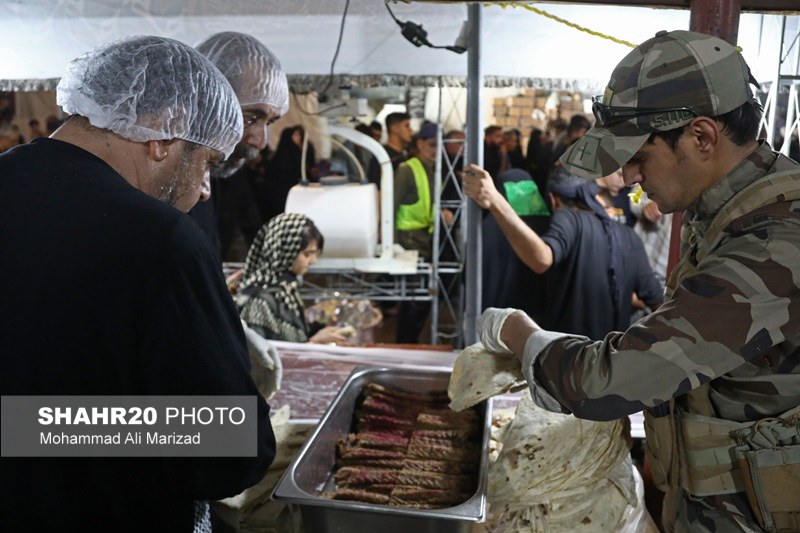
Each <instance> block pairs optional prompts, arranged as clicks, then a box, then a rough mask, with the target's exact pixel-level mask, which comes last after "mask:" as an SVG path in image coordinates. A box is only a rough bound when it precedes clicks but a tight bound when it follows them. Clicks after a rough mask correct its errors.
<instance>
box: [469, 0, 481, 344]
mask: <svg viewBox="0 0 800 533" xmlns="http://www.w3.org/2000/svg"><path fill="white" fill-rule="evenodd" d="M467 13H468V17H467V21H468V23H469V31H468V38H467V43H468V44H467V65H468V67H467V131H466V143H467V145H466V153H465V156H464V162H465V163H466V164H470V163H475V164H476V165H483V127H482V124H481V122H482V121H481V92H482V89H483V76H482V74H481V5H480V4H477V3H475V4H469V6H468V7H467ZM481 219H482V216H481V208H480V207H478V204H476V203H475V202H474V201H472V200H467V242H466V247H467V249H466V261H465V265H464V266H465V269H466V275H467V276H466V277H467V282H466V293H467V294H466V310H465V312H464V341H465V343H466V344H467V345H469V344H474V343H475V342H477V341H478V334H477V330H476V321H477V318H478V313H480V310H481V299H482V294H481V275H482V274H481V270H482V268H481V266H482V265H481V263H482V260H483V246H482V243H481Z"/></svg>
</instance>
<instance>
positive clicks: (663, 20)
mask: <svg viewBox="0 0 800 533" xmlns="http://www.w3.org/2000/svg"><path fill="white" fill-rule="evenodd" d="M344 6H345V0H330V1H326V2H319V1H318V0H293V1H291V2H288V1H286V0H230V1H223V0H213V1H206V2H200V1H198V0H195V1H193V2H185V1H184V0H135V1H120V0H26V1H25V2H19V1H18V0H0V10H2V12H3V20H2V22H0V29H1V30H2V34H3V37H4V38H3V40H2V42H1V43H0V58H2V59H0V90H41V89H49V88H52V87H54V86H55V84H56V81H55V80H57V79H58V78H59V77H60V76H61V75H62V74H63V72H64V70H65V68H66V65H67V63H68V62H69V61H70V60H71V59H73V58H75V57H77V56H79V55H80V54H82V53H84V52H86V51H87V50H90V49H91V48H94V47H95V46H98V45H100V44H102V43H105V42H108V41H111V40H115V39H118V38H120V37H122V36H125V35H133V34H140V35H160V36H164V37H171V38H174V39H178V40H181V41H183V42H186V43H187V44H191V45H196V44H197V43H199V42H200V41H202V40H204V39H205V38H207V37H208V36H209V35H211V34H213V33H216V32H219V31H227V30H234V31H240V32H244V33H250V34H252V35H254V36H255V37H256V38H258V39H260V40H261V41H262V42H264V43H265V44H266V45H267V46H268V47H269V48H270V50H272V51H273V52H274V53H275V54H276V55H277V56H278V57H279V58H280V60H281V63H282V64H283V67H284V69H285V71H286V73H287V75H288V76H289V79H290V84H291V85H292V86H293V88H294V89H295V90H300V91H312V90H315V89H317V90H318V89H320V88H321V87H323V86H324V83H323V81H324V82H327V79H328V78H327V75H328V73H329V72H330V66H331V65H330V63H331V59H332V58H333V53H334V50H335V48H336V42H337V38H338V36H339V27H340V24H341V20H342V11H343V9H344ZM540 7H542V8H544V9H546V10H547V11H548V12H551V13H553V14H554V15H557V16H559V17H561V18H564V19H566V20H569V21H571V22H575V23H576V24H579V25H581V26H585V27H588V28H591V29H593V30H596V31H599V32H602V33H605V34H608V35H613V36H615V37H618V38H621V39H625V40H628V41H631V42H641V41H644V40H645V39H647V38H649V37H651V36H652V35H653V34H654V33H655V32H656V31H658V30H660V29H668V30H670V29H681V28H688V25H689V12H688V10H675V9H654V8H644V7H642V8H637V7H617V6H598V5H573V4H547V5H540ZM392 9H393V10H394V12H395V14H396V16H397V17H398V18H399V19H400V20H402V21H405V20H411V21H414V22H416V23H418V24H421V25H422V26H423V27H424V28H425V30H427V32H428V39H429V40H430V41H431V42H432V43H434V44H439V45H451V44H453V43H454V42H455V40H456V37H457V36H458V34H459V32H460V30H461V26H462V23H463V21H464V20H465V19H466V18H467V7H466V4H462V3H458V4H422V3H411V4H403V3H397V4H392ZM481 13H482V53H481V62H482V70H483V73H484V75H485V76H487V86H489V87H492V86H494V87H507V86H525V87H543V88H552V89H560V90H580V91H581V92H589V91H592V92H594V90H596V89H597V88H601V87H603V86H604V85H605V83H606V82H607V76H608V74H609V73H610V72H611V70H613V67H614V65H615V64H616V63H617V62H618V61H619V60H620V59H621V58H622V57H623V56H624V55H625V54H626V53H627V52H628V48H627V47H626V46H624V45H620V44H617V43H613V42H610V41H607V40H604V39H601V38H598V37H594V36H591V35H588V34H586V33H582V32H579V31H577V30H574V29H571V28H568V27H566V26H564V25H562V24H559V23H558V22H555V21H553V20H550V19H547V18H544V17H542V16H539V15H536V14H534V13H530V12H528V11H525V10H523V9H513V8H508V9H503V8H501V7H499V6H486V7H484V8H483V9H482V10H481ZM763 17H765V18H764V19H763V20H767V21H768V23H767V24H766V25H764V24H763V21H762V16H761V15H756V14H743V15H742V18H741V21H740V30H739V35H740V38H739V42H740V44H741V45H742V46H743V47H744V54H745V57H746V59H747V60H748V63H750V64H751V66H753V65H754V64H755V63H758V60H759V59H760V58H759V55H760V50H761V49H762V48H763V49H765V50H766V49H769V50H774V49H775V47H774V46H773V47H772V48H769V47H762V46H761V43H760V41H759V38H760V36H762V35H764V36H769V35H773V36H777V35H779V34H780V22H779V17H777V16H774V15H764V16H763ZM776 38H777V37H776ZM776 55H777V52H774V53H773V52H772V51H770V52H769V54H768V56H767V57H765V58H764V59H765V64H769V65H773V64H774V63H775V59H776V58H775V57H773V56H776ZM754 70H756V72H754V74H755V75H756V77H757V78H758V79H766V80H768V79H771V76H770V75H765V74H762V73H759V72H758V69H754ZM334 72H335V73H336V74H341V75H346V76H345V77H344V78H343V79H344V80H349V81H350V82H352V83H354V84H356V83H357V84H358V85H360V86H365V87H370V86H379V85H389V84H391V85H401V86H431V83H435V82H436V78H437V77H439V76H444V77H448V78H452V79H454V80H459V81H461V82H462V83H463V80H465V79H466V74H467V58H466V54H462V55H457V54H454V53H452V52H450V51H447V50H432V49H429V48H424V47H423V48H416V47H414V46H413V45H412V44H411V43H409V42H407V41H406V40H405V39H404V38H403V37H402V36H401V34H400V29H399V28H398V27H397V25H396V24H395V23H394V21H393V20H392V19H391V17H390V16H389V14H388V13H387V11H386V8H385V6H384V2H383V1H382V0H351V1H350V5H349V9H348V14H347V19H346V21H345V28H344V36H343V39H342V45H341V51H340V54H339V57H338V60H337V62H336V65H335V68H334ZM552 80H555V81H552Z"/></svg>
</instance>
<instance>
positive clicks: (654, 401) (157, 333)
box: [0, 31, 800, 532]
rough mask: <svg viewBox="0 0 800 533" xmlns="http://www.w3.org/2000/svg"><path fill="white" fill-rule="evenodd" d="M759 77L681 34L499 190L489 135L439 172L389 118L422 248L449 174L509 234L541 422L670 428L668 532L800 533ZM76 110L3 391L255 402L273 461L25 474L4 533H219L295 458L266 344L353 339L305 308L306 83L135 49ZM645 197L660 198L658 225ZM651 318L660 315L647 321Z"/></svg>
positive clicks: (41, 162)
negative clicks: (289, 115)
mask: <svg viewBox="0 0 800 533" xmlns="http://www.w3.org/2000/svg"><path fill="white" fill-rule="evenodd" d="M654 58H658V60H657V61H656V60H655V59H654ZM751 82H752V75H750V74H749V68H748V67H747V65H746V63H745V62H744V59H743V58H742V57H741V54H740V53H739V52H738V51H737V50H736V49H735V48H734V47H733V46H732V45H730V44H729V43H727V42H725V41H723V40H721V39H718V38H714V37H710V36H707V35H702V34H698V33H694V32H687V31H674V32H659V33H658V34H657V35H656V36H655V37H654V38H652V39H650V40H648V41H646V42H645V43H643V44H641V45H639V46H638V47H636V48H635V49H634V50H632V51H631V52H630V54H629V55H628V56H626V57H625V58H624V59H623V61H622V62H621V63H620V64H619V65H618V67H617V69H616V70H615V73H614V74H613V75H612V76H611V81H610V82H609V90H608V92H607V95H606V96H605V97H604V98H603V99H600V100H598V101H596V102H595V104H594V116H595V119H596V123H595V124H594V125H592V124H591V123H590V121H589V120H588V119H587V118H586V117H584V116H582V115H576V116H574V117H572V118H571V119H570V121H569V122H566V121H563V122H553V123H551V124H550V125H549V126H548V127H547V128H546V129H545V130H544V131H534V132H532V135H531V141H530V142H529V143H528V146H527V147H526V150H525V151H523V149H522V148H523V147H522V141H521V135H520V132H518V131H514V130H509V131H503V130H502V128H498V127H496V126H491V127H489V128H487V129H486V131H485V132H484V133H485V145H484V147H485V154H484V168H481V167H479V166H476V165H470V166H464V164H463V160H464V158H463V157H462V153H463V152H462V151H461V146H460V144H461V143H462V141H463V138H464V135H463V132H460V131H451V132H447V133H446V134H445V135H444V146H445V149H444V153H443V154H442V155H441V156H440V154H439V153H438V152H437V147H438V131H439V128H438V126H437V125H435V124H431V123H423V124H422V126H421V127H420V128H419V129H418V130H417V131H416V132H414V131H413V130H412V128H411V117H410V116H409V115H408V114H405V113H394V114H390V115H389V116H387V117H386V121H385V122H386V131H385V134H386V143H385V145H384V146H385V148H386V151H387V153H388V154H389V156H390V159H391V164H392V166H393V167H394V170H395V180H394V191H393V193H394V209H395V231H396V242H398V243H401V244H402V245H403V246H405V247H406V248H408V249H412V250H416V251H417V252H418V253H419V255H420V257H421V258H423V259H427V258H430V257H431V255H432V254H433V253H435V251H434V250H432V249H431V234H432V232H433V231H434V229H435V228H436V225H437V224H446V225H451V224H453V222H454V214H453V213H452V212H449V210H447V209H442V211H441V212H436V211H435V206H436V203H435V199H434V198H433V191H434V190H435V189H436V188H437V187H435V185H436V184H435V181H434V180H435V179H436V176H435V173H434V168H435V166H436V165H437V163H438V162H439V161H437V158H439V157H442V158H443V159H442V160H441V162H442V166H443V168H448V169H453V170H454V172H455V174H456V176H457V177H458V178H459V179H460V180H461V181H462V183H463V188H464V192H466V194H467V195H468V196H469V197H470V198H472V199H473V200H474V201H475V202H477V204H478V205H479V206H481V207H482V208H484V209H485V210H486V211H485V214H484V221H483V222H484V224H485V227H487V228H488V227H489V226H490V225H493V226H492V227H493V228H494V230H493V232H492V231H489V230H488V229H487V235H489V234H492V235H494V236H495V239H494V240H489V241H488V242H487V243H486V249H485V257H484V272H485V276H487V277H488V279H490V280H492V279H494V280H498V279H500V280H502V282H503V283H504V284H505V285H504V286H503V287H500V288H499V289H498V290H485V292H484V296H485V299H484V302H483V304H484V307H488V309H487V310H486V311H485V312H484V314H483V315H482V316H481V318H480V319H479V323H478V332H479V336H480V340H481V342H482V344H483V346H484V348H485V349H486V350H488V351H490V352H493V353H504V354H508V355H511V354H513V355H514V356H516V358H517V359H519V363H520V371H521V373H522V374H523V375H524V377H525V379H526V381H527V383H528V386H529V390H530V394H531V397H532V399H533V401H534V402H535V403H536V404H537V405H538V406H539V407H541V408H543V409H547V410H550V411H554V412H560V413H573V414H575V415H576V416H578V417H581V418H587V419H593V420H610V419H619V418H623V417H626V416H627V415H629V414H631V413H634V412H637V411H641V410H643V411H644V412H645V420H646V423H645V427H646V431H647V445H646V446H647V452H648V458H649V459H650V465H651V468H652V471H653V478H654V481H655V483H656V484H657V485H658V486H659V487H660V488H662V489H663V490H665V491H666V492H667V499H666V503H665V508H664V509H665V514H664V525H665V528H666V529H668V530H673V529H674V530H679V531H686V530H693V531H723V530H724V531H737V530H742V531H759V530H764V531H774V530H791V529H793V528H796V525H797V523H798V522H797V519H798V518H797V517H798V516H800V514H799V513H800V508H798V505H797V499H796V498H791V497H788V498H787V497H785V494H789V495H791V496H793V495H796V494H797V492H798V490H800V484H798V482H797V479H798V478H797V475H796V474H797V465H798V464H800V461H798V455H797V453H796V452H797V450H798V445H799V443H800V440H799V439H798V433H797V428H798V427H800V422H798V420H800V407H798V405H800V394H799V393H798V391H800V387H798V379H797V377H798V369H799V368H800V366H799V365H798V346H800V330H798V325H799V324H800V320H798V315H799V313H800V312H799V311H798V310H799V309H800V307H798V305H797V302H798V301H800V296H799V295H800V290H799V288H800V282H798V278H797V275H796V273H797V265H798V263H799V262H800V257H798V255H799V254H798V250H800V246H799V245H798V244H799V243H798V235H800V232H798V227H800V211H799V210H798V209H797V202H798V201H800V186H798V183H800V167H798V163H797V162H795V161H793V160H791V159H789V158H786V157H784V156H782V155H780V154H778V153H777V152H774V151H773V150H772V149H771V147H770V146H769V144H767V143H766V142H764V141H759V140H757V136H758V132H759V128H760V118H761V114H762V109H761V105H760V103H759V102H758V100H757V99H756V98H754V95H753V92H752V89H751V88H750V83H751ZM642 84H645V85H646V86H641V85H642ZM720 86H724V87H726V91H724V92H716V91H715V88H716V87H720ZM57 93H58V102H59V104H60V105H61V106H62V107H63V108H64V110H65V112H67V113H68V114H69V118H68V119H67V120H66V121H65V122H64V123H63V124H61V125H60V126H59V127H57V129H55V131H53V132H52V133H51V134H50V136H49V137H41V138H38V139H34V140H33V141H32V142H30V143H28V144H25V145H23V146H18V147H15V148H14V149H12V150H7V151H6V152H4V153H3V154H2V155H0V221H2V224H0V225H2V228H3V231H2V233H0V253H2V254H3V255H4V257H8V258H13V260H9V261H4V262H2V263H0V265H1V266H0V294H2V297H3V305H2V306H0V338H2V339H3V362H4V372H3V373H2V376H0V393H2V395H3V396H23V395H24V396H31V395H33V396H48V397H50V396H77V395H82V396H86V395H90V396H115V397H118V396H136V397H151V396H209V397H217V396H230V397H254V398H255V399H256V410H257V423H256V428H255V429H254V437H255V439H254V440H255V447H254V453H253V454H252V455H250V456H246V457H239V456H234V457H186V458H176V457H170V456H166V457H146V458H141V457H83V458H81V460H76V459H75V458H67V457H52V458H47V459H42V458H32V457H27V456H25V457H14V458H8V457H4V458H3V476H4V488H3V497H2V506H3V507H2V509H3V510H2V513H1V514H2V523H3V529H4V530H8V531H25V530H31V529H35V530H38V529H67V530H72V529H88V530H108V529H112V530H115V531H151V530H159V531H160V530H165V531H167V530H168V531H197V532H206V531H209V530H210V529H211V518H210V516H211V515H210V511H209V504H208V501H209V500H219V499H222V498H225V497H229V496H232V495H235V494H238V493H240V492H241V491H243V490H245V489H246V488H248V487H251V486H252V485H254V484H255V483H257V482H258V481H259V480H261V479H262V478H263V477H264V474H265V472H266V469H267V467H268V466H269V464H270V463H271V462H272V460H273V459H274V458H275V454H276V442H275V435H274V433H273V429H272V426H271V424H270V420H269V406H268V404H267V403H266V399H265V398H266V397H267V396H268V394H267V393H266V392H265V391H264V390H261V389H260V388H259V386H258V385H257V383H259V382H263V380H260V379H258V378H257V376H255V375H254V374H255V373H256V372H260V371H262V370H263V369H262V368H260V367H259V366H258V364H260V363H263V365H262V366H263V368H270V364H271V367H272V370H275V368H276V367H277V366H278V365H279V359H278V358H277V355H276V352H275V350H274V347H273V346H272V345H271V344H270V343H269V342H268V341H267V340H265V339H266V338H271V339H280V340H291V341H296V342H315V341H319V342H328V341H331V340H332V341H336V340H337V335H340V334H341V333H340V332H337V331H336V328H333V329H330V330H327V331H325V330H322V331H320V332H315V331H313V330H312V328H311V327H309V325H308V324H307V323H306V321H305V317H304V315H303V302H302V300H301V298H300V295H299V292H298V276H301V275H303V274H304V273H305V272H306V271H307V270H308V268H309V267H310V266H311V265H313V263H314V262H315V261H316V258H317V256H318V255H319V254H320V253H322V251H323V248H324V244H325V238H324V235H323V234H322V232H320V231H319V229H317V228H316V226H315V224H314V223H313V222H312V221H311V220H310V219H309V218H308V217H306V216H304V215H299V214H294V213H283V211H284V209H285V194H286V193H288V190H289V188H290V187H291V186H293V185H294V184H295V183H297V182H298V181H299V180H300V176H301V175H302V174H303V173H304V170H303V169H302V167H301V164H302V163H301V158H300V155H299V154H300V153H301V146H302V145H303V140H304V135H305V132H304V131H303V129H302V128H300V127H290V128H286V129H285V130H284V131H283V132H282V134H281V139H280V142H279V144H278V148H277V149H276V152H275V154H274V155H273V156H272V157H271V158H268V157H265V155H264V151H265V149H266V146H267V131H268V127H269V126H270V124H272V123H273V122H274V121H276V120H277V119H278V118H280V117H281V116H282V115H283V114H285V113H286V112H287V110H288V105H289V98H288V84H287V82H286V76H285V74H284V72H283V69H282V67H281V64H280V61H279V60H278V59H277V58H276V57H275V56H274V55H273V54H272V53H271V52H270V51H269V50H268V49H267V48H266V46H264V44H263V43H261V42H260V41H258V40H257V39H255V38H253V37H252V36H249V35H244V34H240V33H236V32H223V33H220V34H216V35H213V36H211V37H209V38H208V39H207V40H205V41H204V42H203V43H201V44H200V45H198V46H197V47H196V48H193V47H190V46H188V45H186V44H184V43H181V42H179V41H175V40H172V39H167V38H162V37H151V36H137V37H129V38H125V39H122V40H119V41H116V42H114V43H111V44H108V45H104V46H102V47H100V48H98V49H97V50H95V51H93V52H90V53H88V54H85V55H83V56H81V57H79V58H77V59H75V60H74V61H73V62H72V63H71V64H70V66H69V69H68V70H67V73H66V74H65V76H64V77H63V78H62V79H61V81H60V83H59V86H58V91H57ZM362 130H363V131H364V133H367V132H369V133H368V134H369V135H371V136H373V138H376V137H377V135H378V128H375V127H373V125H366V128H364V127H362ZM17 140H19V139H17ZM362 155H363V154H362ZM308 161H309V164H311V165H313V161H314V157H313V156H311V157H309V158H308ZM364 161H365V162H367V161H370V165H368V168H369V167H370V166H371V160H370V159H369V158H368V157H366V156H365V157H364ZM262 167H263V169H264V172H263V174H262V173H261V171H260V170H259V168H262ZM305 173H306V175H312V176H313V175H314V171H313V168H310V169H306V172H305ZM238 176H241V177H238ZM370 176H372V177H371V178H370V179H374V172H373V173H371V174H370ZM237 180H239V181H238V182H237ZM634 184H641V185H643V186H644V189H645V192H646V193H647V196H646V197H645V200H644V201H643V202H641V203H639V204H638V205H636V204H635V203H634V205H631V203H630V200H629V199H628V194H627V192H628V189H627V188H628V187H630V186H632V185H634ZM226 187H230V188H231V190H234V188H236V187H239V188H240V189H239V192H237V193H235V194H234V193H231V194H229V195H228V196H229V197H230V198H231V199H232V200H231V205H235V207H231V208H230V211H235V212H236V213H240V212H248V211H251V212H252V215H250V216H252V219H248V220H247V221H246V222H244V223H243V222H242V221H241V220H239V219H235V220H233V221H232V222H231V221H229V220H228V219H227V218H226V216H227V215H226V213H227V212H228V211H229V209H228V207H227V204H223V202H226V201H227V200H226V195H227V193H226V192H225V191H226ZM247 187H250V190H249V192H248V191H247V190H246V189H247ZM259 190H260V191H261V193H262V194H263V197H259ZM241 191H245V192H241ZM448 194H457V193H454V192H453V191H448V189H447V187H445V188H444V191H443V195H445V197H447V195H448ZM209 198H211V199H212V201H211V202H205V200H209ZM243 199H244V200H243ZM240 201H247V202H250V203H251V204H252V206H251V207H250V208H242V206H241V205H240V204H239V202H240ZM198 202H199V204H198ZM675 211H684V213H685V217H686V220H687V223H686V224H685V225H684V232H683V234H682V235H681V237H682V240H683V247H684V249H683V257H682V259H681V262H680V263H679V264H678V265H677V267H676V268H675V271H674V272H673V274H672V275H671V277H670V278H669V279H668V280H667V281H666V287H665V282H664V278H663V274H664V272H663V270H661V269H663V263H664V254H665V246H666V243H667V242H668V241H669V239H668V235H669V223H668V218H667V217H665V216H663V215H662V212H663V213H672V212H675ZM186 213H189V214H190V215H191V218H190V217H188V216H186ZM267 219H269V220H268V221H267ZM228 223H230V224H232V225H234V226H235V225H237V224H238V226H239V227H242V224H245V225H246V227H247V229H246V230H243V233H246V235H252V245H250V247H249V252H248V254H247V262H246V269H245V275H244V280H243V283H242V286H241V289H240V294H239V296H240V298H239V299H238V300H237V302H236V303H235V302H234V299H233V298H231V295H230V294H229V292H228V290H227V286H226V283H225V280H224V278H223V275H222V269H221V268H220V267H221V259H222V258H223V257H225V256H226V255H227V253H226V250H225V249H224V248H223V247H222V244H223V239H225V242H226V243H228V242H230V241H232V240H233V238H232V237H231V235H230V234H229V233H228V232H227V230H226V231H222V229H221V228H222V224H228ZM634 228H637V229H634ZM637 231H638V233H637ZM640 235H643V236H645V237H644V238H642V237H640ZM209 237H211V238H209ZM511 257H515V258H516V260H517V261H518V264H517V267H518V268H516V270H513V272H516V273H517V275H519V278H518V279H514V277H513V276H512V275H510V273H511V272H512V268H511V266H510V265H511V263H510V261H509V262H508V263H506V262H503V259H504V258H507V259H510V258H511ZM654 265H655V268H654ZM659 265H661V266H659ZM523 278H524V279H523ZM520 295H524V296H523V297H522V298H520ZM511 297H515V298H517V301H516V302H510V301H507V300H504V298H511ZM517 302H518V303H517ZM498 307H503V308H502V309H501V308H498ZM515 307H516V308H515ZM640 308H644V309H648V310H651V311H652V313H651V314H649V315H648V316H646V317H644V318H643V319H640V320H638V321H635V319H636V318H637V316H636V313H637V310H640ZM427 312H428V309H427V308H426V307H424V306H417V305H415V304H414V303H413V302H406V303H404V306H403V307H401V309H400V311H399V313H400V314H399V317H398V325H399V327H398V332H397V333H398V340H399V341H400V342H416V341H417V340H418V336H419V333H420V329H421V322H422V321H423V320H424V316H425V315H426V314H427ZM253 361H256V363H253ZM259 362H260V363H259ZM254 378H256V379H255V380H254ZM709 436H712V437H713V439H709V438H708V437H709ZM737 454H738V460H737V459H736V458H737ZM765 454H766V457H767V459H766V460H762V459H763V458H764V457H765ZM754 486H755V487H756V488H754ZM87 502H90V503H91V504H87Z"/></svg>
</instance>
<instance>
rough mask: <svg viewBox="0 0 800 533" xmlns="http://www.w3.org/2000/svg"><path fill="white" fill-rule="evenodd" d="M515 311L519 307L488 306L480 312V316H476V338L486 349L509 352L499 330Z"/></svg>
mask: <svg viewBox="0 0 800 533" xmlns="http://www.w3.org/2000/svg"><path fill="white" fill-rule="evenodd" d="M517 311H519V309H512V308H510V307H507V308H505V309H498V308H496V307H489V308H488V309H486V311H484V312H483V313H481V316H479V317H478V339H479V340H480V341H481V343H482V344H483V345H484V346H485V347H486V349H487V350H489V351H490V352H495V353H511V350H509V349H508V346H506V345H505V343H504V342H503V341H501V340H500V332H501V331H502V330H503V324H505V323H506V319H507V318H508V317H509V316H510V315H512V314H513V313H516V312H517Z"/></svg>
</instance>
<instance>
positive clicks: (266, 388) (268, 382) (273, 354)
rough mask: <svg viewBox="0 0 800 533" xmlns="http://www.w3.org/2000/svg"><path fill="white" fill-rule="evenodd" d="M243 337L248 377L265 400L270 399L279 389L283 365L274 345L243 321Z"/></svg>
mask: <svg viewBox="0 0 800 533" xmlns="http://www.w3.org/2000/svg"><path fill="white" fill-rule="evenodd" d="M242 327H243V328H244V336H245V338H246V339H247V353H248V354H249V355H250V375H251V376H252V378H253V381H254V382H255V384H256V387H257V388H258V391H259V392H260V393H261V394H262V395H264V397H265V398H267V399H270V398H272V397H273V396H274V395H275V393H276V392H278V389H280V388H281V380H282V379H283V365H282V364H281V356H280V355H278V350H277V349H276V348H275V345H274V344H272V343H271V342H269V341H268V340H267V339H265V338H264V337H262V336H261V335H259V334H258V333H256V332H255V331H253V330H252V329H250V328H249V327H248V326H247V324H245V322H244V321H242Z"/></svg>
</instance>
